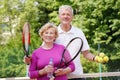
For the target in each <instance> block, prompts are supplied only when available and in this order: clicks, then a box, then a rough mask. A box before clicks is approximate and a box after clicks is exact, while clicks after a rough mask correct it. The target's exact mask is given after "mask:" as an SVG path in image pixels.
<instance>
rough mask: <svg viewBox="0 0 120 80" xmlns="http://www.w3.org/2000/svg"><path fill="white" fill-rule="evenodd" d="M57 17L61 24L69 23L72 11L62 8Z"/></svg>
mask: <svg viewBox="0 0 120 80" xmlns="http://www.w3.org/2000/svg"><path fill="white" fill-rule="evenodd" d="M59 19H60V22H61V24H66V25H67V24H70V23H71V21H72V19H73V15H72V12H71V11H70V10H69V9H62V10H61V12H60V13H59Z"/></svg>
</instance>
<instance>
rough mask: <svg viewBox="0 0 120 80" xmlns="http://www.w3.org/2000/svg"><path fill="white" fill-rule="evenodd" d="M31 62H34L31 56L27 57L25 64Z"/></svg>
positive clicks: (24, 60)
mask: <svg viewBox="0 0 120 80" xmlns="http://www.w3.org/2000/svg"><path fill="white" fill-rule="evenodd" d="M31 60H32V58H31V56H29V57H26V56H25V57H24V59H23V62H24V63H26V64H30V63H31Z"/></svg>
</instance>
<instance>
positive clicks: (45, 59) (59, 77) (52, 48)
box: [29, 23, 75, 80]
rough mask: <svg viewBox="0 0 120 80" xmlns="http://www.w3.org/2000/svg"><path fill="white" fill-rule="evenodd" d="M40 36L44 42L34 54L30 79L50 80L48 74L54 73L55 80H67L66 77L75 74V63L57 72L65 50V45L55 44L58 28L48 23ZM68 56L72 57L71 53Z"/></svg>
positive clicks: (41, 30)
mask: <svg viewBox="0 0 120 80" xmlns="http://www.w3.org/2000/svg"><path fill="white" fill-rule="evenodd" d="M39 35H40V37H41V38H42V40H43V44H42V45H41V46H40V47H39V48H38V49H36V50H34V51H33V53H32V61H31V64H30V68H29V76H30V78H36V79H37V80H50V78H48V77H47V74H48V73H50V72H54V73H55V78H54V79H55V80H67V76H66V75H67V74H69V73H71V72H73V71H74V70H75V66H74V63H73V62H71V63H70V64H69V65H68V66H67V67H64V68H60V69H57V70H56V67H57V66H58V65H59V63H60V60H61V56H62V52H63V50H64V48H65V47H64V46H63V45H59V44H56V43H54V42H55V40H56V38H57V37H58V30H57V27H56V26H55V25H54V24H52V23H46V24H45V25H44V26H43V27H42V28H41V29H40V30H39ZM66 54H68V55H69V56H70V54H69V52H68V53H66ZM51 58H52V59H53V64H54V66H52V65H49V60H50V59H51ZM65 60H66V59H65Z"/></svg>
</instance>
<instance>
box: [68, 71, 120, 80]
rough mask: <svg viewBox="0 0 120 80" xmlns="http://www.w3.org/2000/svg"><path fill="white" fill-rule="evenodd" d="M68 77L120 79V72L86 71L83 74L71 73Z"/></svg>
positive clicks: (91, 79)
mask: <svg viewBox="0 0 120 80" xmlns="http://www.w3.org/2000/svg"><path fill="white" fill-rule="evenodd" d="M68 78H69V79H71V78H85V79H86V80H120V72H102V73H84V74H81V75H70V76H69V77H68Z"/></svg>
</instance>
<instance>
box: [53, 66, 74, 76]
mask: <svg viewBox="0 0 120 80" xmlns="http://www.w3.org/2000/svg"><path fill="white" fill-rule="evenodd" d="M71 71H72V70H71V68H69V67H66V68H60V69H57V70H56V71H55V72H54V73H55V76H60V75H65V74H69V73H71Z"/></svg>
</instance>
